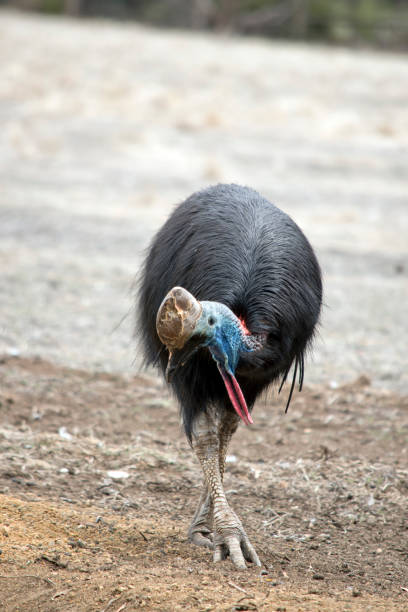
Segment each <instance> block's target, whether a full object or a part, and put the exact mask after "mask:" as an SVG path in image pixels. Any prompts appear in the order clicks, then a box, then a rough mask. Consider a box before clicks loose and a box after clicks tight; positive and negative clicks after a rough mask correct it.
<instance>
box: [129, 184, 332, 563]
mask: <svg viewBox="0 0 408 612" xmlns="http://www.w3.org/2000/svg"><path fill="white" fill-rule="evenodd" d="M321 301H322V283H321V274H320V268H319V264H318V262H317V259H316V257H315V254H314V252H313V250H312V247H311V246H310V244H309V242H308V241H307V239H306V238H305V236H304V234H303V233H302V231H301V230H300V229H299V227H298V226H297V225H296V224H295V223H294V221H292V219H291V218H290V217H289V216H288V215H287V214H285V213H284V212H282V211H281V210H279V208H277V207H276V206H274V205H273V204H271V203H270V202H268V201H267V200H266V199H265V198H263V197H261V196H260V195H259V194H258V193H257V192H256V191H253V190H252V189H249V188H246V187H240V186H238V185H217V186H215V187H210V188H207V189H204V190H203V191H200V192H198V193H195V194H193V195H192V196H190V197H189V198H188V199H187V200H185V201H184V202H183V203H182V204H180V205H179V206H178V207H177V208H176V209H175V210H174V212H173V213H172V214H171V216H170V217H169V219H168V220H167V222H166V223H165V224H164V226H163V227H162V228H161V230H160V231H159V232H158V233H157V235H156V236H155V238H154V239H153V242H152V244H151V246H150V249H149V251H148V254H147V258H146V261H145V264H144V268H143V271H142V277H141V284H140V289H139V317H138V323H137V328H138V331H140V332H141V337H142V344H143V348H144V354H145V359H146V362H147V363H148V364H157V365H159V366H160V367H161V370H162V371H163V373H164V374H165V376H166V379H167V381H171V384H172V387H173V389H174V392H175V394H176V396H177V398H178V401H179V404H180V408H181V415H182V419H183V423H184V429H185V432H186V435H187V438H188V439H189V441H190V444H191V446H192V448H193V449H194V451H195V452H196V454H197V457H198V459H199V461H200V463H201V467H202V470H203V473H204V487H203V491H202V494H201V498H200V501H199V505H198V508H197V511H196V513H195V515H194V518H193V520H192V523H191V525H190V528H189V532H188V535H189V539H190V541H191V542H193V543H195V544H198V545H201V546H207V547H208V548H211V549H213V551H214V561H219V560H222V559H225V558H226V557H227V556H228V555H229V556H230V557H231V559H232V561H233V563H234V564H235V566H236V567H238V568H245V567H246V564H245V560H247V561H250V562H253V563H255V564H256V565H260V561H259V558H258V555H257V554H256V552H255V550H254V548H253V546H252V544H251V542H250V541H249V539H248V537H247V535H246V533H245V530H244V528H243V526H242V523H241V521H240V520H239V518H238V516H237V515H236V514H235V512H234V511H233V510H232V509H231V507H230V506H229V504H228V501H227V498H226V495H225V492H224V488H223V475H224V465H225V457H226V453H227V447H228V443H229V441H230V439H231V436H232V435H233V433H234V432H235V430H236V429H237V426H238V423H239V421H240V419H241V420H243V421H244V423H245V424H247V425H248V424H250V423H252V418H251V414H250V412H251V409H252V407H253V405H254V402H255V400H256V398H257V397H258V396H259V394H260V393H262V391H264V390H265V389H266V388H267V387H268V385H270V384H271V383H273V382H276V381H280V382H281V385H282V384H283V382H284V381H285V380H286V378H287V375H288V372H289V370H290V368H291V366H292V365H293V379H292V385H291V388H290V393H289V400H288V404H289V401H290V398H291V396H292V391H293V387H294V384H295V380H296V379H297V375H298V376H299V378H298V380H299V388H301V386H302V382H303V374H304V356H305V351H306V349H307V348H308V346H309V345H310V342H311V340H312V338H313V334H314V331H315V327H316V323H317V321H318V318H319V313H320V307H321ZM288 404H287V405H288Z"/></svg>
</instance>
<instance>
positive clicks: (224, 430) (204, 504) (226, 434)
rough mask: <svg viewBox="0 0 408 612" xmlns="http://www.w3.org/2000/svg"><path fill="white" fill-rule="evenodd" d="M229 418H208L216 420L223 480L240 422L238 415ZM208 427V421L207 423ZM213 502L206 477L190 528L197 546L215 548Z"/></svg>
mask: <svg viewBox="0 0 408 612" xmlns="http://www.w3.org/2000/svg"><path fill="white" fill-rule="evenodd" d="M226 417H227V418H225V419H224V420H220V421H218V419H217V418H216V416H215V415H214V414H213V413H210V414H209V415H208V418H209V419H210V420H211V421H212V422H215V423H216V425H215V426H214V429H215V428H217V431H218V438H219V442H220V444H219V452H218V464H219V469H220V474H221V480H223V479H224V469H225V458H226V455H227V449H228V444H229V441H230V440H231V437H232V434H233V433H234V432H235V431H236V429H237V427H238V423H239V419H238V417H236V416H235V415H234V414H228V415H226ZM206 427H208V423H206ZM212 531H213V504H212V500H211V496H210V494H209V492H208V487H207V485H206V482H205V479H204V486H203V490H202V493H201V497H200V501H199V502H198V506H197V510H196V513H195V515H194V517H193V520H192V521H191V525H190V528H189V530H188V539H189V540H190V542H192V543H193V544H196V545H197V546H205V547H206V548H211V549H213V548H214V545H213V534H212Z"/></svg>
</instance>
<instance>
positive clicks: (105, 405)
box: [0, 11, 408, 612]
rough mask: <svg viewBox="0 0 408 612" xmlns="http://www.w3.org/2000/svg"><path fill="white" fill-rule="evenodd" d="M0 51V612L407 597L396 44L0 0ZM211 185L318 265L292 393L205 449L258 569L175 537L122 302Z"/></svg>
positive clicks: (191, 486) (302, 605) (404, 224)
mask: <svg viewBox="0 0 408 612" xmlns="http://www.w3.org/2000/svg"><path fill="white" fill-rule="evenodd" d="M0 58H1V61H0V120H1V123H2V124H1V131H0V133H1V137H0V266H1V273H2V276H1V283H0V304H1V320H0V453H1V455H0V456H1V461H0V609H1V610H3V609H4V610H5V611H7V612H11V611H13V612H17V611H21V612H23V611H27V612H31V611H33V610H40V611H41V612H42V611H47V610H50V611H51V610H52V611H54V610H64V611H65V610H72V611H80V612H82V611H89V612H93V611H95V612H102V611H104V612H122V611H124V612H129V611H133V610H139V609H146V610H160V611H168V610H197V611H200V612H204V611H210V610H214V611H217V610H225V611H227V610H228V611H233V610H265V611H270V610H271V611H275V610H276V611H280V612H283V611H284V610H285V611H286V612H290V611H292V610H293V611H295V610H296V611H298V610H299V611H308V610H310V611H317V610H328V611H333V612H335V611H336V612H337V611H339V610H341V611H343V610H352V611H354V610H357V611H359V610H374V611H376V610H384V611H392V610H400V611H403V610H404V611H405V610H407V609H408V521H407V508H408V463H407V459H408V444H407V440H408V395H407V393H408V355H407V338H408V319H407V308H406V306H407V303H408V282H407V277H408V241H407V236H408V204H407V193H408V174H407V172H406V159H407V158H408V157H407V156H408V107H407V104H406V100H407V98H408V64H407V61H406V57H405V56H401V55H397V54H381V53H375V52H369V51H363V50H360V51H356V50H354V51H353V50H346V49H335V48H325V47H318V46H307V45H302V44H289V43H284V42H266V41H261V40H248V39H247V40H240V39H235V38H233V37H228V36H207V35H202V34H189V33H183V32H176V31H173V32H166V31H159V30H153V29H149V28H142V27H139V26H137V25H135V24H132V25H130V24H118V23H117V24H115V23H111V22H109V21H102V20H101V21H97V20H95V21H93V20H85V21H82V22H76V21H74V20H69V19H56V18H55V19H54V18H45V17H38V16H33V15H27V14H24V15H23V14H18V13H13V12H10V11H0ZM192 59H193V60H194V61H192ZM219 181H222V182H238V183H241V184H248V185H251V186H253V187H255V188H257V189H258V190H259V191H260V192H262V193H263V194H265V195H266V196H268V197H270V198H271V200H273V201H274V202H275V203H277V204H278V205H279V206H281V207H282V208H284V209H285V210H286V211H287V212H289V213H290V214H291V215H292V216H293V217H294V218H295V220H296V221H297V222H298V223H299V224H300V225H301V227H302V228H303V229H304V231H305V232H306V234H307V236H308V237H309V239H310V240H311V242H312V244H313V246H314V247H315V249H316V252H317V255H318V257H319V260H320V262H321V265H322V268H323V274H324V287H325V308H324V311H323V317H322V324H321V327H320V330H319V337H318V338H317V341H316V346H315V350H314V354H313V357H312V358H310V359H309V360H308V363H307V366H306V381H307V384H306V388H305V390H304V391H303V392H302V393H301V394H296V396H295V398H294V401H293V403H292V405H291V408H290V411H289V413H288V415H284V413H283V410H284V405H285V402H284V400H285V397H284V395H285V392H286V393H287V390H286V391H285V392H283V394H282V396H277V394H276V390H275V391H273V390H271V392H270V393H269V395H268V396H267V397H266V398H263V399H262V400H261V401H259V403H258V404H257V406H256V408H255V411H254V419H255V424H254V425H253V426H252V427H250V428H246V427H241V428H240V429H239V431H238V432H237V434H236V435H235V436H234V439H233V441H232V444H231V448H230V450H229V456H228V466H227V475H226V489H227V492H228V497H229V500H230V502H231V505H232V506H233V508H234V509H235V510H236V512H237V513H238V514H239V516H240V517H241V519H242V521H243V523H244V525H245V527H246V530H247V532H248V535H249V536H250V538H251V541H252V542H253V544H254V546H255V548H256V549H257V552H258V554H259V556H260V558H261V561H262V563H263V566H262V568H261V571H260V570H259V568H249V569H248V570H247V571H246V572H240V571H236V570H235V569H234V568H233V567H232V565H231V563H230V561H229V560H227V561H226V562H224V563H222V564H219V565H214V564H213V563H212V559H211V554H210V552H209V551H206V550H202V549H198V548H195V547H192V546H190V545H189V544H188V542H187V539H186V531H187V528H188V524H189V521H190V519H191V517H192V515H193V513H194V510H195V506H196V503H197V501H198V497H199V492H200V484H201V475H200V470H199V466H198V464H197V462H196V460H195V458H194V456H193V454H192V452H191V451H190V449H189V447H188V444H187V442H186V440H185V438H184V435H183V433H182V432H181V429H180V425H179V418H178V412H177V407H176V405H175V403H174V401H173V399H172V398H171V397H170V396H169V394H168V391H167V390H166V388H165V387H164V385H163V384H162V382H161V381H159V380H158V378H157V377H155V376H154V375H153V373H151V372H147V373H143V374H141V373H139V369H138V365H139V364H140V358H139V355H138V353H137V350H136V348H135V342H134V340H133V338H132V333H133V330H132V316H129V313H131V309H132V304H133V298H132V289H131V286H132V282H133V278H134V275H135V273H136V272H137V270H138V268H139V265H140V261H141V258H142V256H143V250H144V249H145V247H146V245H147V244H148V241H149V239H150V237H151V235H152V233H153V231H154V230H155V229H156V228H157V227H159V225H160V224H161V223H162V221H163V220H164V219H165V218H166V216H167V215H168V213H169V211H170V210H171V208H172V206H173V205H174V203H176V202H178V201H180V200H181V199H182V198H184V197H186V196H187V195H189V194H190V193H191V192H192V191H194V190H197V189H199V188H201V187H204V186H205V185H207V184H209V183H215V182H219Z"/></svg>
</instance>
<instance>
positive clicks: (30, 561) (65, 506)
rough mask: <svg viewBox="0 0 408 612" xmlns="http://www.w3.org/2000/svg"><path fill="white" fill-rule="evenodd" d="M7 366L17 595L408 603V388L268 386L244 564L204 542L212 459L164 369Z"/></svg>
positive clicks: (400, 606) (27, 598)
mask: <svg viewBox="0 0 408 612" xmlns="http://www.w3.org/2000/svg"><path fill="white" fill-rule="evenodd" d="M0 381H1V389H2V391H1V397H0V402H1V403H0V414H1V423H2V425H1V429H0V450H1V455H2V463H1V470H0V493H1V497H0V517H1V533H0V537H1V557H0V600H1V601H2V603H3V606H4V607H3V608H2V609H5V610H10V611H11V610H21V611H23V610H27V611H28V610H89V611H93V610H95V611H99V612H100V611H101V610H107V611H109V612H110V611H112V612H113V611H116V612H117V611H118V610H136V609H142V608H145V609H148V610H281V611H282V610H304V611H306V610H322V609H323V610H333V611H334V610H336V611H337V610H406V609H407V607H408V563H407V562H408V550H407V536H408V523H407V520H406V512H407V497H408V470H407V445H406V440H407V435H408V398H407V397H400V396H398V395H395V394H393V393H391V392H389V391H378V390H374V389H373V388H372V387H371V386H370V384H369V380H368V379H366V378H364V377H362V378H360V379H358V380H356V381H355V382H354V383H353V384H349V385H346V386H344V387H341V388H339V389H336V390H333V389H328V388H325V387H323V386H316V387H309V388H307V389H306V390H305V391H304V393H302V394H301V395H297V396H296V399H295V401H294V402H293V406H292V408H291V410H290V412H289V413H288V415H287V416H285V415H284V414H283V405H284V404H283V400H281V401H279V402H278V401H277V400H276V399H272V398H266V399H265V400H264V401H263V402H260V404H259V405H258V408H257V410H256V413H255V424H254V426H253V427H251V428H244V427H241V428H240V430H239V432H238V433H237V435H236V436H235V439H234V440H233V442H232V445H231V448H230V454H229V456H228V471H227V472H228V473H227V477H226V489H227V491H228V495H229V498H230V501H231V503H232V504H233V506H234V508H235V509H236V510H237V511H238V512H239V514H240V516H241V518H242V520H243V522H244V524H245V525H246V527H247V530H248V532H249V534H250V537H251V539H252V541H253V543H254V545H255V547H256V548H257V550H258V553H259V555H260V558H261V560H262V563H263V567H262V570H261V571H260V570H259V568H252V569H249V570H248V571H247V572H242V571H236V570H235V569H234V568H233V567H232V565H231V563H230V562H229V561H226V562H225V563H223V564H221V565H219V566H214V565H213V564H212V560H211V556H210V553H209V552H208V551H206V550H204V549H200V548H197V547H193V546H191V545H189V544H188V542H187V541H186V529H187V527H188V521H189V518H190V517H191V515H192V513H193V511H194V507H195V504H196V503H197V501H198V496H199V488H200V469H199V466H198V465H197V462H196V461H195V459H194V457H193V454H192V453H191V451H190V449H189V447H188V445H187V443H186V442H185V440H184V438H183V436H182V435H181V433H180V427H179V419H178V413H177V409H176V407H175V405H174V403H173V401H171V400H169V399H168V397H167V396H166V394H165V393H164V392H163V388H162V386H161V384H160V383H159V382H158V381H157V379H155V378H149V377H136V378H134V379H132V380H125V379H123V378H121V377H120V376H114V375H108V374H95V373H90V372H84V371H81V370H73V369H72V370H71V369H68V368H61V367H58V366H55V365H52V364H50V363H48V362H46V361H43V360H41V359H34V360H29V359H23V358H10V357H9V358H3V359H2V361H1V366H0Z"/></svg>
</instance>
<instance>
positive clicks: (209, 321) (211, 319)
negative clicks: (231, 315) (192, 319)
mask: <svg viewBox="0 0 408 612" xmlns="http://www.w3.org/2000/svg"><path fill="white" fill-rule="evenodd" d="M208 325H215V319H214V317H208Z"/></svg>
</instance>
